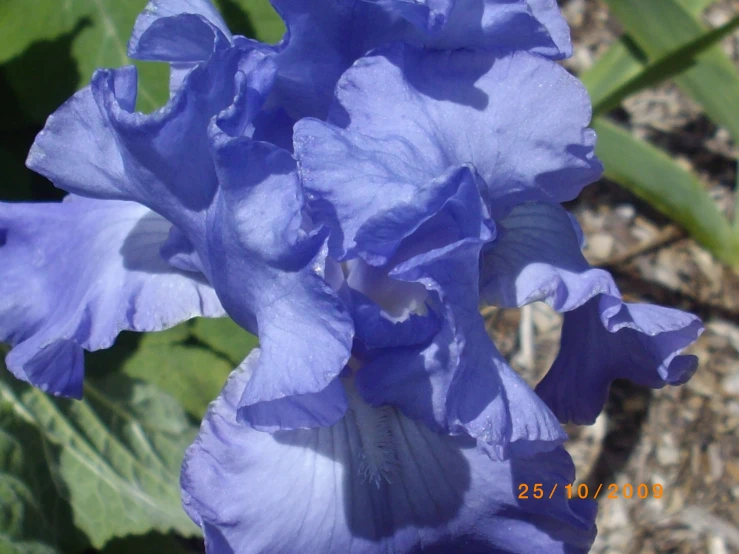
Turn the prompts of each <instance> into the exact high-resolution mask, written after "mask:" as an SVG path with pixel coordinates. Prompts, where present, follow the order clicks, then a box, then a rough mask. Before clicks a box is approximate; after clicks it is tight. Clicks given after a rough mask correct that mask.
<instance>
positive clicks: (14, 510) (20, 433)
mask: <svg viewBox="0 0 739 554" xmlns="http://www.w3.org/2000/svg"><path fill="white" fill-rule="evenodd" d="M2 370H3V371H4V368H3V369H2ZM56 496H57V495H56V490H55V484H54V478H53V476H52V474H51V473H50V471H49V468H48V467H47V465H46V459H45V454H44V448H43V444H42V442H41V441H40V440H39V437H38V432H37V429H36V428H35V426H34V425H33V424H32V423H29V422H28V421H26V420H25V419H24V418H23V417H22V416H21V415H19V414H16V413H15V412H14V411H13V409H12V406H11V405H10V404H9V403H7V402H5V401H3V400H1V399H0V506H1V507H2V509H0V554H59V552H60V551H59V550H57V549H56V545H57V544H58V543H59V542H60V537H59V536H58V534H59V533H60V531H61V530H62V529H61V528H62V527H63V526H68V527H72V525H71V517H70V516H69V511H68V510H67V511H66V513H65V511H64V510H63V509H62V510H57V509H56V506H55V504H58V502H55V500H56ZM83 546H84V543H83Z"/></svg>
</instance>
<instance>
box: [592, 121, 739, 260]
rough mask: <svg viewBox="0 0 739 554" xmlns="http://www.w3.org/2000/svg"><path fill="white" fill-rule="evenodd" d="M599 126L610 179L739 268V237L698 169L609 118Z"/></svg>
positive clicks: (600, 149)
mask: <svg viewBox="0 0 739 554" xmlns="http://www.w3.org/2000/svg"><path fill="white" fill-rule="evenodd" d="M593 128H594V129H595V131H596V133H598V146H597V149H596V153H597V154H598V157H599V158H600V159H601V160H602V161H603V165H604V166H605V168H606V170H605V176H606V177H607V178H609V179H611V180H612V181H615V182H617V183H619V184H620V185H622V186H624V187H625V188H627V189H629V190H630V191H632V192H633V193H634V194H636V195H637V196H639V197H641V198H643V199H644V200H646V201H647V202H649V203H650V204H651V205H652V206H654V207H655V208H656V209H657V210H659V211H660V212H662V213H664V214H665V215H667V216H668V217H670V218H672V219H673V220H675V221H676V222H677V223H678V224H680V225H682V226H683V227H684V228H685V229H686V230H687V231H688V232H689V233H690V234H691V235H692V236H693V237H694V238H695V239H696V240H697V241H698V242H699V243H701V244H702V245H703V246H704V247H706V248H707V249H708V250H710V251H711V252H713V254H714V255H715V256H716V257H718V258H719V259H721V260H723V261H724V262H726V263H727V264H729V265H732V266H735V267H736V266H739V236H737V235H736V234H734V233H733V232H732V229H731V226H730V225H729V222H728V221H727V219H726V218H725V217H724V216H723V215H722V214H721V213H720V212H719V210H718V208H717V206H716V203H715V202H714V201H713V199H712V198H711V197H710V195H709V194H708V192H707V191H706V190H705V189H704V188H703V186H702V185H701V183H700V182H699V181H698V179H697V178H696V177H695V176H694V175H693V174H692V173H690V172H689V171H686V170H684V169H683V168H681V167H680V166H679V165H677V164H676V163H675V162H674V161H673V160H672V159H671V158H670V157H669V156H668V155H667V154H665V153H664V152H662V151H661V150H659V149H658V148H656V147H654V146H652V145H650V144H648V143H647V142H644V141H642V140H639V139H636V138H634V137H633V136H632V135H631V134H630V133H628V132H627V131H625V130H623V129H621V128H620V127H618V126H617V125H615V124H613V123H611V122H609V121H607V120H605V119H604V118H597V119H596V120H595V121H594V122H593Z"/></svg>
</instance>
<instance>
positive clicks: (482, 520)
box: [181, 350, 595, 554]
mask: <svg viewBox="0 0 739 554" xmlns="http://www.w3.org/2000/svg"><path fill="white" fill-rule="evenodd" d="M258 356H259V354H258V351H256V350H255V351H253V353H252V354H251V355H250V357H249V359H248V360H247V362H246V363H245V365H244V366H243V367H242V368H241V369H239V370H237V371H236V372H234V374H232V376H231V378H230V379H229V382H228V383H227V385H226V387H225V389H224V391H223V393H222V394H221V396H219V398H218V399H217V400H216V401H215V402H214V403H213V404H212V405H211V407H210V409H209V411H208V414H207V415H206V417H205V419H204V421H203V424H202V427H201V430H200V434H199V435H198V438H197V439H196V440H195V442H194V444H193V445H192V446H191V447H190V448H189V449H188V451H187V453H186V455H185V462H184V464H183V469H182V477H181V485H182V489H183V503H184V506H185V509H186V510H187V512H188V513H189V514H190V517H192V518H193V520H194V521H195V522H196V523H198V524H199V525H200V526H201V527H202V529H203V531H204V533H205V541H206V550H207V552H209V553H217V554H235V553H242V552H288V551H290V552H293V551H294V552H325V553H327V554H334V553H336V554H338V553H341V554H345V553H346V554H357V553H361V554H365V553H375V552H376V553H379V552H395V553H398V554H401V553H409V554H410V553H412V552H420V551H424V552H437V553H441V552H459V553H475V552H520V553H527V554H528V553H530V552H541V553H545V552H546V553H557V552H571V553H574V552H587V550H588V548H589V546H590V544H591V543H592V540H593V538H594V534H595V528H594V525H593V518H594V516H595V513H594V510H593V506H592V505H591V504H590V503H589V502H587V501H586V502H567V501H566V500H565V496H564V494H556V495H555V496H554V498H552V499H551V500H550V499H548V498H547V497H545V498H544V499H539V500H536V499H533V498H529V499H528V500H524V499H519V498H518V493H519V488H518V486H519V484H521V483H527V484H529V485H530V487H533V484H534V483H542V484H543V486H544V489H545V490H546V491H551V490H552V489H553V488H554V486H555V484H556V485H557V486H558V489H559V490H561V491H563V490H564V485H565V484H567V483H569V482H571V481H572V479H573V478H574V471H573V466H572V463H571V461H570V459H569V456H568V455H567V454H566V453H565V452H564V451H562V450H559V449H558V450H556V451H554V452H550V453H547V454H544V455H539V456H536V457H532V458H522V459H516V460H513V461H510V462H493V461H491V460H490V459H489V458H488V457H487V456H485V455H484V454H483V453H481V452H479V451H478V450H477V448H476V447H475V442H474V441H473V440H470V439H469V437H449V436H443V435H437V434H435V433H433V432H431V431H429V430H428V429H426V428H425V427H424V426H423V425H421V424H419V423H416V422H413V421H411V420H409V419H407V418H405V417H404V416H402V415H400V414H399V413H398V412H397V411H396V410H394V409H393V408H390V407H384V408H379V409H375V408H371V407H369V406H368V405H366V404H365V403H364V402H363V401H362V400H361V399H360V398H359V397H358V396H357V395H356V393H355V392H353V391H352V388H351V384H350V382H345V386H346V387H347V392H348V395H349V398H350V409H349V411H348V412H347V415H346V417H345V418H344V419H342V420H341V421H339V422H338V423H336V424H335V425H334V426H332V427H330V428H320V429H313V430H297V431H284V432H279V433H276V434H273V435H270V434H267V433H262V432H259V431H255V430H253V429H250V428H247V427H244V426H242V425H240V424H239V422H238V421H237V417H236V411H237V406H238V403H239V399H240V398H241V396H242V395H243V391H244V389H245V388H246V386H247V382H248V379H249V376H250V370H251V369H252V368H253V366H254V365H255V364H256V363H257V360H258Z"/></svg>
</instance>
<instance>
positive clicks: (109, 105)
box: [0, 0, 702, 554]
mask: <svg viewBox="0 0 739 554" xmlns="http://www.w3.org/2000/svg"><path fill="white" fill-rule="evenodd" d="M273 3H274V6H275V8H276V9H277V11H278V12H279V13H280V14H281V16H282V17H283V18H284V20H285V23H286V27H287V30H288V32H287V34H286V36H285V38H284V39H283V40H282V41H281V42H280V43H279V44H277V45H265V44H262V43H259V42H257V41H254V40H250V39H246V38H244V37H240V36H234V35H232V34H231V33H230V31H229V30H228V28H227V27H226V25H225V23H224V22H223V20H222V19H221V18H220V16H219V15H218V13H217V11H216V10H215V9H214V8H213V6H212V5H211V4H210V2H209V1H208V0H155V1H153V2H151V3H150V4H149V6H147V8H146V10H145V11H144V12H143V13H142V14H141V16H140V17H139V19H138V20H137V22H136V25H135V28H134V32H133V36H132V39H131V43H130V45H129V50H130V53H131V55H132V56H134V57H137V58H139V59H145V60H155V61H165V62H167V63H169V64H170V68H171V72H170V90H171V98H170V100H169V102H168V103H167V104H166V105H165V106H164V107H163V108H161V109H160V110H158V111H156V112H154V113H152V114H150V115H145V114H141V113H137V112H135V111H134V106H135V102H136V86H137V85H136V72H135V69H134V68H132V67H128V68H122V69H113V70H99V71H97V72H96V73H95V75H94V76H93V79H92V82H91V84H90V85H89V86H88V87H86V88H85V89H83V90H81V91H80V92H78V93H77V94H75V95H74V96H73V97H72V98H71V99H70V100H69V101H68V102H67V103H65V104H64V105H63V106H62V107H61V108H60V109H59V110H58V111H57V112H56V113H55V114H53V115H52V116H51V117H50V118H49V120H48V121H47V124H46V126H45V128H44V130H43V131H42V132H41V133H40V134H39V136H38V137H37V140H36V142H35V144H34V146H33V148H32V150H31V153H30V154H29V158H28V165H29V167H31V168H32V169H34V170H36V171H38V172H40V173H42V174H43V175H45V176H47V177H48V178H49V179H51V180H52V181H53V182H54V184H55V185H57V186H58V187H60V188H62V189H64V190H66V191H68V192H69V193H70V194H69V196H68V197H67V198H66V199H65V201H64V202H61V203H55V204H41V205H27V204H0V262H1V263H0V292H1V293H2V296H1V297H2V300H0V340H3V341H6V342H9V343H11V344H12V345H13V349H12V350H11V352H10V353H9V355H8V357H7V365H8V367H9V369H10V370H11V371H12V372H13V373H14V374H15V375H16V376H18V377H19V378H21V379H25V380H27V381H29V382H31V383H33V384H34V385H37V386H39V387H41V388H43V389H44V390H47V391H49V392H51V393H54V394H64V395H70V396H79V395H80V394H81V391H82V379H83V359H82V353H83V350H95V349H99V348H105V347H108V346H110V345H111V344H112V343H113V341H114V340H115V337H116V336H117V334H118V333H119V332H120V331H122V330H134V331H156V330H161V329H164V328H167V327H170V326H172V325H175V324H177V323H179V322H181V321H183V320H185V319H188V318H191V317H195V316H206V317H220V316H223V315H224V314H227V315H228V316H230V317H231V318H232V319H234V320H235V321H236V322H237V323H239V324H240V325H241V326H242V327H244V328H245V329H247V330H249V331H251V332H253V333H255V334H257V335H258V336H259V341H260V347H259V349H257V350H255V351H253V352H252V353H251V354H250V356H249V357H248V358H247V359H246V360H244V361H243V362H242V364H241V365H240V366H239V367H238V368H237V369H236V370H235V372H234V373H233V374H232V376H231V378H230V379H229V381H228V383H227V384H226V386H225V388H224V390H223V392H222V394H221V395H220V396H219V398H218V399H217V400H216V401H215V402H214V403H213V404H212V405H211V407H210V409H209V411H208V414H207V415H206V417H205V419H204V421H203V425H202V428H201V432H200V435H199V436H198V438H197V440H196V441H195V443H194V444H193V445H192V446H191V447H190V449H189V450H188V452H187V454H186V457H185V463H184V466H183V472H182V480H181V484H182V490H183V501H184V505H185V508H186V510H187V511H188V513H189V514H190V516H191V517H192V518H193V520H194V521H196V522H197V523H198V524H199V525H200V526H201V527H202V529H203V531H204V533H205V536H206V545H207V549H208V552H209V553H212V554H222V553H238V554H241V553H246V552H266V553H270V552H295V551H306V552H341V553H344V552H399V553H411V552H450V551H453V552H547V553H548V552H585V551H587V549H588V547H589V545H590V544H591V542H592V540H593V536H594V532H595V531H594V525H593V519H594V510H593V507H592V505H591V504H590V503H589V502H577V501H572V502H570V501H567V500H566V499H565V498H564V495H563V494H557V495H553V496H552V498H548V497H547V498H543V499H523V498H519V497H518V489H517V486H518V484H520V483H528V484H531V485H533V484H536V483H541V484H542V485H543V486H544V488H545V489H546V490H548V491H551V490H552V489H553V488H554V486H555V485H558V486H559V487H560V490H562V489H563V486H564V485H565V484H567V483H570V482H571V481H572V479H573V477H574V476H573V468H572V464H571V461H570V459H569V457H568V455H567V454H566V453H565V452H564V451H563V450H562V447H561V443H562V442H563V441H564V440H565V439H566V435H565V434H564V432H563V430H562V428H561V425H560V422H563V421H575V422H578V423H587V422H592V421H593V419H594V418H595V417H596V416H597V414H598V413H599V412H600V410H601V409H602V407H603V404H604V401H605V396H606V393H607V390H608V387H609V385H610V383H611V382H612V381H613V380H614V379H617V378H629V379H631V380H633V381H635V382H637V383H640V384H643V385H647V386H651V387H661V386H664V385H666V384H679V383H682V382H684V381H685V380H687V379H688V378H689V377H690V376H691V375H692V373H693V372H694V371H695V368H696V359H695V358H694V357H693V356H684V355H681V354H680V352H681V351H682V350H683V349H684V348H685V347H686V346H688V345H689V344H690V343H691V342H692V341H694V340H695V339H696V338H697V336H698V335H699V334H700V332H701V331H702V327H701V324H700V322H699V321H698V319H697V318H695V317H694V316H691V315H689V314H685V313H682V312H679V311H676V310H670V309H666V308H659V307H654V306H646V305H641V304H628V303H624V302H623V301H622V300H621V296H620V294H619V292H618V290H617V288H616V286H615V284H614V282H613V280H612V278H611V277H610V275H609V274H608V273H607V272H605V271H603V270H601V269H595V268H591V267H589V266H588V264H587V262H586V261H585V259H584V258H583V256H582V254H581V252H580V246H581V244H580V243H581V233H580V230H579V228H578V227H577V225H576V223H575V222H574V220H573V218H572V217H571V216H570V215H569V214H568V213H567V212H566V211H565V210H564V209H563V208H562V207H561V205H560V204H561V203H562V202H564V201H568V200H572V199H573V198H575V197H576V196H577V195H578V194H579V192H580V191H581V190H582V188H583V187H584V186H586V185H587V184H588V183H590V182H592V181H594V180H596V179H597V178H598V177H599V175H600V172H601V166H600V163H599V161H598V160H597V158H596V157H595V155H594V145H595V135H594V133H593V132H592V131H591V130H589V129H588V128H587V125H588V123H589V121H590V116H591V111H590V102H589V99H588V96H587V93H586V92H585V90H584V89H583V87H582V85H581V84H580V83H579V82H578V81H577V80H576V79H574V78H573V77H572V76H570V75H569V74H568V73H567V72H566V71H565V70H564V69H562V68H561V67H560V66H559V65H558V64H557V63H555V61H554V60H558V59H561V58H563V57H566V56H568V55H569V53H570V51H571V46H570V42H569V33H568V30H567V26H566V25H565V23H564V21H563V20H562V18H561V15H560V14H559V11H558V9H557V6H556V2H555V1H554V0H456V1H454V0H425V1H413V2H412V1H409V0H374V1H370V0H331V1H328V0H305V1H299V0H274V2H273ZM534 301H544V302H547V303H548V304H550V305H551V306H552V307H554V308H555V309H556V310H558V311H561V312H565V323H564V329H563V335H562V347H561V350H560V353H559V356H558V357H557V359H556V361H555V363H554V365H553V367H552V368H551V369H550V371H549V373H548V374H547V375H546V377H545V378H544V379H543V380H542V382H541V383H540V384H539V385H538V387H537V389H536V391H534V390H532V389H531V388H530V387H528V385H526V383H524V382H523V380H522V379H521V378H520V377H519V376H518V375H517V374H516V373H515V372H514V371H513V370H512V369H511V368H510V367H509V366H508V364H507V363H506V362H505V360H504V359H503V357H502V356H501V355H500V353H499V352H498V351H497V349H496V348H495V346H494V345H493V343H492V342H491V340H490V338H489V337H488V335H487V333H486V330H485V326H484V322H483V320H482V317H481V316H480V314H479V312H478V307H479V305H480V303H481V302H487V303H491V304H494V305H497V306H500V307H518V306H522V305H525V304H528V303H530V302H534Z"/></svg>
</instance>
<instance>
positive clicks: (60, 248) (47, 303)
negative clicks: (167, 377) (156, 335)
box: [0, 197, 224, 397]
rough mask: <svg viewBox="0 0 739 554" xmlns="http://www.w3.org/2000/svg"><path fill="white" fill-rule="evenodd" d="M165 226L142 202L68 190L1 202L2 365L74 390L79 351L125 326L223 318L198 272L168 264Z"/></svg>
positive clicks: (51, 386) (58, 390) (56, 388)
mask: <svg viewBox="0 0 739 554" xmlns="http://www.w3.org/2000/svg"><path fill="white" fill-rule="evenodd" d="M170 228H171V224H170V223H169V222H167V221H166V220H164V219H163V218H161V217H160V216H158V215H156V214H155V213H153V212H151V211H150V210H148V209H147V208H145V207H144V206H141V205H138V204H135V203H132V202H121V201H114V200H111V201H99V200H89V199H84V198H75V197H67V198H66V199H65V201H64V202H62V203H54V204H5V203H3V204H0V234H1V235H2V236H3V237H4V240H3V241H2V242H1V243H0V340H2V341H6V342H9V343H10V344H12V345H13V347H14V348H13V349H12V350H11V351H10V353H9V354H8V356H7V360H6V361H7V365H8V368H9V369H10V370H11V371H12V372H13V373H14V374H15V375H16V376H17V377H18V378H20V379H23V380H25V381H29V382H31V383H32V384H34V385H36V386H38V387H40V388H42V389H43V390H46V391H48V392H51V393H54V394H63V395H67V396H76V397H80V396H81V395H82V376H83V359H82V349H85V350H98V349H101V348H107V347H109V346H111V345H112V344H113V341H114V340H115V337H116V336H117V335H118V333H119V332H121V331H124V330H130V331H159V330H162V329H166V328H168V327H172V326H174V325H176V324H178V323H180V322H181V321H184V320H186V319H190V318H192V317H196V316H206V317H219V316H223V315H224V313H223V309H222V308H221V305H220V303H219V302H218V300H217V298H216V295H215V293H214V292H213V289H212V288H211V287H210V286H209V285H208V284H207V283H206V282H205V280H204V279H203V277H202V276H199V275H196V274H192V273H189V274H188V273H183V272H180V271H177V270H175V269H174V268H172V267H171V266H170V265H168V264H167V263H166V262H165V261H164V260H163V259H162V258H161V256H160V255H159V249H160V247H161V245H162V243H163V242H164V241H165V240H166V238H167V236H168V234H169V232H170Z"/></svg>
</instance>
